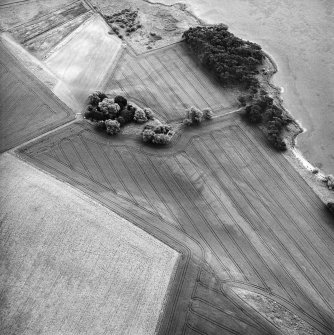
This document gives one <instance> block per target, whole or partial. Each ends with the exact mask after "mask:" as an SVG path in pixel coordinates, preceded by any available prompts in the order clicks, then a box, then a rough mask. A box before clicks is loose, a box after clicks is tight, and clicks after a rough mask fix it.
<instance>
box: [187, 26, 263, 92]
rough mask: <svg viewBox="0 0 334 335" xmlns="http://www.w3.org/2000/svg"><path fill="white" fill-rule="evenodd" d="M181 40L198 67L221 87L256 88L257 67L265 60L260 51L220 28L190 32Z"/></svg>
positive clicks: (214, 27)
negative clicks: (210, 73) (212, 77)
mask: <svg viewBox="0 0 334 335" xmlns="http://www.w3.org/2000/svg"><path fill="white" fill-rule="evenodd" d="M183 38H184V40H185V42H186V44H187V45H188V46H189V48H190V49H191V51H192V52H193V53H194V54H195V55H196V56H197V58H198V59H199V61H200V62H201V64H202V65H203V66H204V67H206V68H207V69H209V70H210V71H212V72H213V73H214V74H215V76H216V77H217V79H218V80H219V81H220V82H221V83H223V84H228V85H229V84H239V85H240V84H241V85H245V86H246V88H249V87H255V88H256V87H258V86H259V83H258V80H257V78H256V74H258V67H259V65H261V64H262V62H263V60H264V54H263V53H262V51H261V47H260V46H259V45H258V44H256V43H252V42H249V41H244V40H242V39H240V38H238V37H236V36H234V35H233V34H232V33H231V32H229V31H228V28H227V27H226V26H225V25H223V24H219V25H212V26H205V27H200V26H199V27H194V28H190V29H188V30H187V31H185V32H184V33H183Z"/></svg>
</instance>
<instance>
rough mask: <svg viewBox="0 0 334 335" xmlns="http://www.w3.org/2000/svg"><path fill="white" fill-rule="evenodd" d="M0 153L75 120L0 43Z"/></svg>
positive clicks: (65, 107) (63, 105)
mask: <svg viewBox="0 0 334 335" xmlns="http://www.w3.org/2000/svg"><path fill="white" fill-rule="evenodd" d="M0 82H1V88H0V89H1V93H0V152H3V151H5V150H8V149H10V148H12V147H14V146H16V145H19V144H21V143H23V142H25V141H27V140H29V139H32V138H34V137H36V136H38V135H40V134H42V133H44V132H46V131H48V130H50V129H52V128H55V127H57V126H59V125H61V124H63V123H66V122H68V121H70V120H71V119H74V115H73V113H72V112H71V111H70V109H69V108H68V107H67V106H66V105H65V104H63V103H62V102H61V101H60V100H59V99H58V98H57V97H56V96H55V95H54V94H53V93H52V92H51V91H50V90H48V89H47V88H46V87H45V86H44V85H43V84H42V83H41V82H40V81H38V80H37V79H36V78H35V77H34V76H33V75H32V74H31V73H29V71H27V70H26V69H25V68H24V66H23V65H22V64H20V62H19V61H18V60H17V59H16V58H15V57H14V56H13V55H12V54H11V53H10V52H9V51H7V50H6V47H5V46H4V45H3V43H2V42H0Z"/></svg>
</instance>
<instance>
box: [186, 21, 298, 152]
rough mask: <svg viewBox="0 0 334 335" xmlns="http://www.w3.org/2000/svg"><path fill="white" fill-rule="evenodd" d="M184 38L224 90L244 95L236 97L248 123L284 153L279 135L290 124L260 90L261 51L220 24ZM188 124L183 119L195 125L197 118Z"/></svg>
mask: <svg viewBox="0 0 334 335" xmlns="http://www.w3.org/2000/svg"><path fill="white" fill-rule="evenodd" d="M183 37H184V38H185V42H186V44H187V45H188V47H189V48H190V49H191V51H192V52H193V53H194V54H195V56H196V57H197V58H198V59H199V61H200V63H201V64H202V65H203V66H204V67H205V68H206V69H208V70H209V71H210V72H212V73H213V74H214V75H215V76H216V78H217V79H218V80H219V82H220V83H222V84H223V85H224V86H230V85H238V86H240V87H242V88H243V89H244V90H245V91H246V94H245V95H242V96H240V97H239V102H240V105H241V106H242V107H244V111H245V115H246V118H247V119H248V120H249V122H250V123H255V124H260V123H262V124H263V125H264V126H265V129H266V134H267V137H268V140H269V141H270V143H271V144H272V145H273V146H274V147H275V148H276V149H278V150H286V148H287V146H286V143H285V142H284V140H283V136H282V134H283V130H284V127H285V126H286V125H287V124H289V123H290V122H292V121H293V120H292V119H291V117H289V116H288V115H286V114H287V113H286V112H284V111H283V110H282V108H281V107H278V106H277V105H275V104H274V99H273V98H272V97H270V96H269V94H268V93H267V92H266V90H264V89H263V88H262V87H261V84H260V81H259V79H258V76H259V74H260V71H259V67H260V66H262V65H263V61H264V59H265V55H264V53H263V52H262V50H261V47H260V46H259V45H257V44H256V43H252V42H249V41H244V40H242V39H240V38H238V37H236V36H234V35H233V34H232V33H231V32H229V31H228V28H227V27H226V26H225V25H222V24H219V25H214V26H205V27H196V28H190V29H189V30H187V31H186V32H185V33H184V34H183ZM196 114H198V113H195V114H194V115H196ZM200 118H201V117H199V119H200ZM189 120H190V119H189V118H188V119H186V120H185V124H192V123H196V122H197V116H195V117H194V118H193V122H190V121H189Z"/></svg>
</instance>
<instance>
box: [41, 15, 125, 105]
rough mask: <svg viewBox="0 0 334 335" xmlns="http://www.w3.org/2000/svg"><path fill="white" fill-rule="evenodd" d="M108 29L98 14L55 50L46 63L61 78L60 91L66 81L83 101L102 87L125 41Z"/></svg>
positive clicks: (79, 100)
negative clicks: (110, 33) (111, 33)
mask: <svg viewBox="0 0 334 335" xmlns="http://www.w3.org/2000/svg"><path fill="white" fill-rule="evenodd" d="M108 31H110V27H109V26H108V25H107V24H106V23H105V21H104V20H103V19H102V18H101V17H100V16H98V15H94V16H92V17H91V18H90V19H89V20H87V21H86V22H85V23H83V24H82V25H81V26H80V27H79V28H77V29H76V30H75V31H74V32H72V33H71V34H70V35H69V36H68V37H67V38H65V39H64V40H63V42H62V43H61V44H60V45H59V46H58V47H57V48H56V49H55V50H54V52H53V53H52V55H51V56H50V57H49V58H48V59H47V60H46V61H45V64H46V65H47V66H48V68H49V69H50V70H51V71H52V72H54V74H55V75H56V76H57V77H58V78H59V79H60V81H61V82H60V83H59V84H58V85H57V86H56V87H55V92H56V94H57V89H59V90H60V91H62V89H63V86H64V84H65V85H66V86H67V87H68V88H69V89H70V90H71V92H72V93H73V95H74V96H75V97H76V98H77V100H78V102H79V103H82V102H83V101H84V100H85V99H86V98H87V96H88V94H89V93H90V92H92V91H94V90H97V89H99V88H100V86H101V83H102V82H103V79H104V78H105V77H106V76H108V70H110V68H111V66H112V64H113V62H114V61H115V58H116V56H117V53H118V51H119V50H120V49H121V46H122V42H121V40H120V39H119V38H118V37H117V36H115V35H109V34H108Z"/></svg>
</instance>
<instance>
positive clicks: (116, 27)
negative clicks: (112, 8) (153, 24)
mask: <svg viewBox="0 0 334 335" xmlns="http://www.w3.org/2000/svg"><path fill="white" fill-rule="evenodd" d="M105 18H106V20H107V22H108V23H109V24H110V25H111V29H112V30H113V32H114V33H115V34H116V35H117V36H118V37H119V38H123V36H124V34H125V35H127V36H129V35H130V34H131V33H133V32H135V31H136V30H137V29H140V28H141V27H142V25H141V23H140V22H139V19H138V11H137V10H131V9H128V8H125V9H123V10H121V11H119V12H116V13H114V14H112V15H106V16H105Z"/></svg>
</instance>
